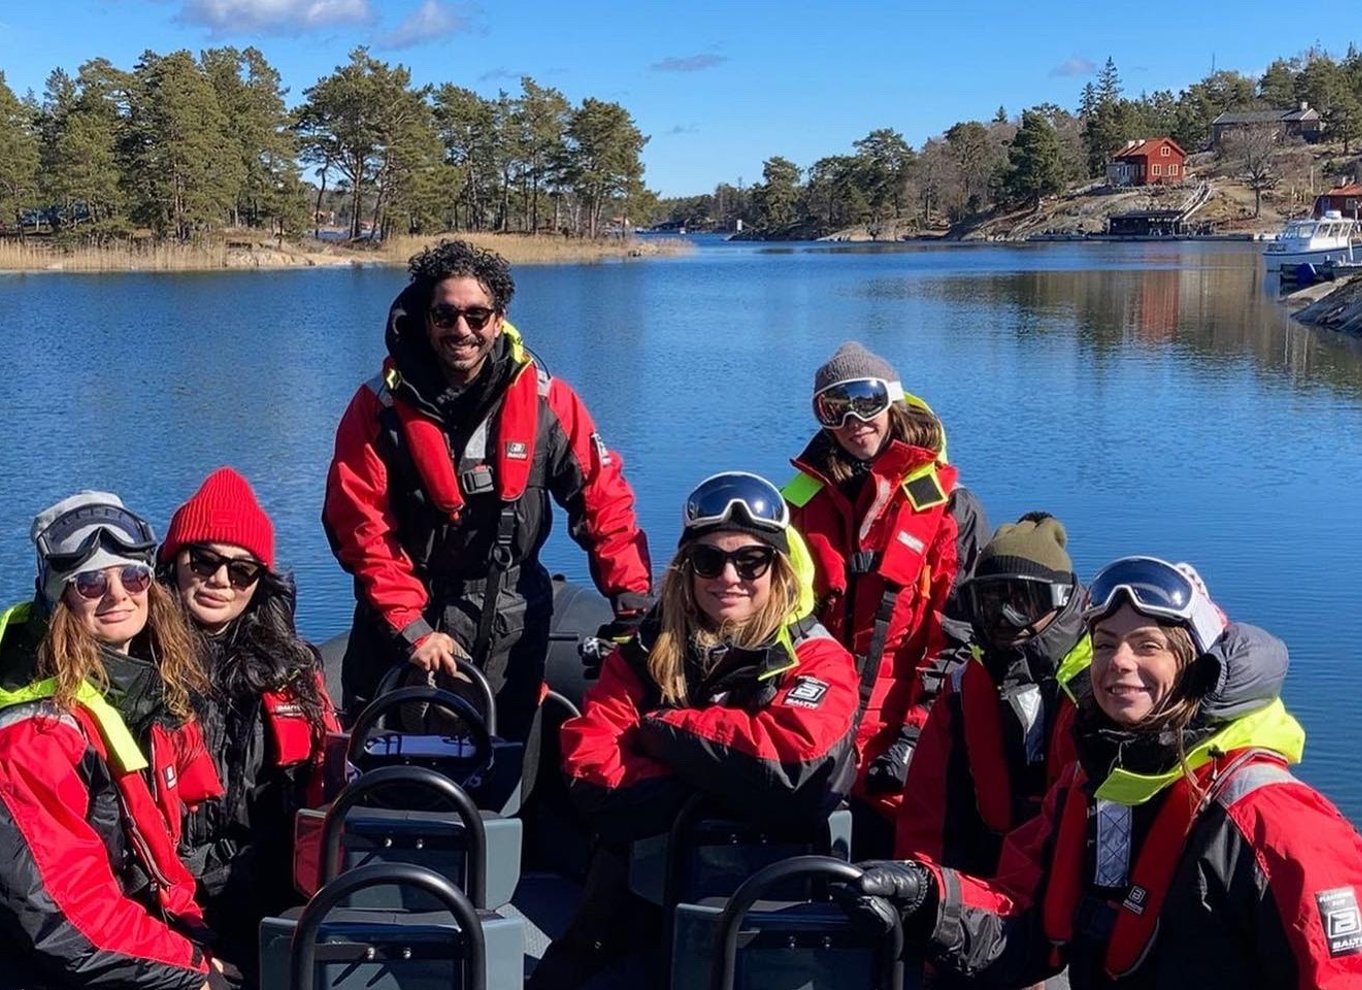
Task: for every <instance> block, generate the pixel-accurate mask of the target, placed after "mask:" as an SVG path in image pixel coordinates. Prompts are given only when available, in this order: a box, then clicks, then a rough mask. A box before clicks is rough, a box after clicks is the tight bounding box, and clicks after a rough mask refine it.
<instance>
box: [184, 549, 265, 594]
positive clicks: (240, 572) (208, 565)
mask: <svg viewBox="0 0 1362 990" xmlns="http://www.w3.org/2000/svg"><path fill="white" fill-rule="evenodd" d="M224 565H226V567H227V580H228V581H230V582H231V584H232V587H233V588H235V589H236V590H237V591H241V590H242V589H244V588H249V587H250V586H251V585H253V584H255V582H256V581H258V580H260V572H261V571H262V570H263V569H264V567H265V565H264V564H262V563H260V561H258V560H252V559H251V558H249V557H224V556H223V555H222V554H220V553H214V552H213V551H212V550H209V549H208V548H207V547H190V548H189V570H190V571H191V572H192V573H193V575H194V576H195V577H199V578H204V579H207V578H210V577H212V576H213V575H214V574H216V573H217V572H218V570H219V568H221V567H223V566H224Z"/></svg>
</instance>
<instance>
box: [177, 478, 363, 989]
mask: <svg viewBox="0 0 1362 990" xmlns="http://www.w3.org/2000/svg"><path fill="white" fill-rule="evenodd" d="M158 559H159V561H160V576H161V578H162V581H163V582H164V583H166V584H167V585H168V586H170V587H171V588H173V589H174V590H175V592H176V593H177V594H178V596H179V599H180V601H181V603H182V604H183V605H184V608H185V611H186V612H187V613H188V615H189V617H190V619H191V620H192V622H193V626H194V628H195V630H196V632H197V640H198V644H199V648H200V651H201V652H202V654H203V656H204V663H205V667H206V668H207V671H208V675H209V677H210V679H211V686H210V688H209V689H208V690H205V691H204V692H202V693H200V694H199V695H198V696H196V698H195V704H196V707H197V709H198V712H199V717H200V720H201V721H202V723H203V725H204V734H205V736H206V738H207V741H208V748H209V751H210V752H211V753H212V754H213V757H214V758H215V759H216V761H217V764H218V769H219V771H220V772H221V775H222V780H223V781H224V783H225V784H226V794H225V795H224V796H223V798H222V800H221V801H215V802H210V803H207V804H205V805H203V806H202V807H201V808H199V809H198V810H197V811H195V812H194V813H193V814H191V815H190V816H189V818H188V819H187V820H186V822H185V837H184V846H185V855H186V859H187V860H188V862H189V864H190V867H191V869H193V871H194V873H195V875H196V876H197V877H198V880H199V891H200V899H201V901H202V903H203V905H204V909H205V915H206V917H207V919H208V922H209V925H210V926H211V927H212V928H213V929H214V930H215V931H217V932H218V934H219V936H220V938H221V944H222V953H223V955H224V957H225V958H226V959H227V960H228V961H231V962H233V963H235V964H236V965H237V966H238V967H239V968H240V969H241V970H242V972H243V973H244V974H246V975H247V978H248V979H249V976H250V974H251V973H252V972H254V970H255V953H256V947H255V940H256V931H257V928H258V926H259V923H260V919H261V918H263V917H266V916H269V915H272V914H275V913H277V912H279V911H281V910H283V909H284V908H286V907H288V906H289V905H290V904H291V903H293V902H294V901H296V900H297V899H298V898H297V895H296V893H295V892H294V889H293V884H292V836H293V816H294V813H295V812H296V811H297V810H298V808H300V807H303V806H306V805H310V804H317V803H320V798H321V795H320V763H321V753H322V745H323V742H324V737H325V735H326V733H327V732H328V731H329V730H334V729H337V728H338V726H337V724H336V721H335V716H334V712H333V709H332V705H331V701H330V699H329V698H328V697H327V694H326V689H325V687H324V686H323V682H322V677H321V663H320V659H319V657H318V655H317V654H316V652H315V651H314V650H313V649H312V647H311V646H309V645H308V644H307V643H306V642H304V641H303V640H302V639H301V638H300V637H299V636H298V633H297V630H296V629H295V628H294V624H293V610H294V589H293V581H292V579H291V578H290V577H289V576H288V575H285V574H280V573H279V572H278V571H277V570H275V557H274V526H273V524H272V523H271V522H270V519H269V516H267V515H266V514H265V512H264V510H263V509H262V508H261V507H260V503H259V502H258V501H257V500H256V497H255V493H254V492H253V491H252V490H251V487H250V485H249V484H248V483H247V481H246V479H245V478H243V477H242V476H241V475H240V474H238V473H237V472H236V471H234V470H232V469H231V468H227V467H224V468H219V469H218V470H216V471H214V472H213V473H212V474H210V475H209V476H208V478H207V479H206V480H205V481H204V482H203V485H202V486H201V487H200V488H199V490H198V491H197V492H195V493H194V495H193V496H191V497H190V499H189V500H188V501H187V502H185V503H184V504H183V505H182V506H180V507H179V509H177V510H176V511H175V515H174V517H173V518H172V519H171V521H170V528H169V529H168V530H167V532H166V538H165V541H164V542H163V543H162V544H161V549H160V553H159V555H158Z"/></svg>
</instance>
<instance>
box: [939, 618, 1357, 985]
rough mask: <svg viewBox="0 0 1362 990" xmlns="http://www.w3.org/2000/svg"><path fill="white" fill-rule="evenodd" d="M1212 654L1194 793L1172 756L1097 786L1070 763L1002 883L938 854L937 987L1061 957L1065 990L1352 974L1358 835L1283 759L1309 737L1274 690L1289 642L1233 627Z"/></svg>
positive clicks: (1328, 978)
mask: <svg viewBox="0 0 1362 990" xmlns="http://www.w3.org/2000/svg"><path fill="white" fill-rule="evenodd" d="M1213 654H1214V655H1216V656H1218V657H1219V659H1220V662H1221V668H1220V670H1221V672H1220V675H1219V681H1218V684H1217V686H1216V688H1215V689H1213V691H1212V692H1211V694H1210V695H1208V699H1207V700H1206V701H1204V702H1203V707H1202V713H1203V715H1206V714H1210V715H1211V716H1212V720H1211V721H1210V723H1209V726H1208V728H1209V729H1210V730H1211V731H1212V734H1210V735H1209V736H1206V737H1204V738H1202V741H1201V742H1200V743H1198V744H1197V745H1195V746H1192V747H1191V748H1190V749H1189V750H1188V751H1187V763H1188V766H1189V767H1191V768H1192V770H1193V773H1194V776H1195V779H1196V784H1197V789H1199V790H1200V791H1201V794H1202V795H1203V797H1202V798H1201V799H1200V800H1198V798H1197V796H1196V794H1195V793H1194V791H1193V788H1192V787H1191V786H1190V785H1189V783H1188V782H1187V780H1186V779H1185V777H1184V775H1183V773H1182V770H1181V768H1180V767H1179V766H1178V765H1177V759H1176V754H1172V758H1171V759H1170V760H1169V763H1170V764H1171V768H1170V769H1168V770H1166V771H1152V770H1151V771H1149V772H1146V773H1134V772H1131V771H1129V770H1126V769H1124V768H1123V767H1121V766H1117V767H1116V768H1115V769H1112V770H1111V771H1110V772H1109V773H1108V774H1107V776H1106V777H1105V779H1102V780H1100V781H1097V782H1096V783H1094V782H1093V781H1091V780H1089V779H1088V776H1087V773H1086V771H1085V770H1084V769H1083V768H1082V767H1081V766H1080V764H1079V763H1074V764H1071V765H1070V767H1069V768H1068V770H1067V771H1066V772H1065V774H1064V775H1063V776H1062V778H1061V779H1060V781H1059V782H1058V783H1057V784H1056V785H1055V787H1054V788H1052V789H1051V791H1050V793H1049V794H1048V795H1047V796H1046V800H1045V805H1044V808H1043V810H1042V812H1041V815H1040V816H1039V817H1038V818H1036V819H1033V820H1032V821H1031V822H1029V823H1027V824H1026V825H1023V826H1021V827H1020V828H1019V829H1017V830H1016V831H1014V832H1013V833H1012V834H1010V835H1009V836H1008V838H1007V840H1006V842H1005V844H1004V848H1003V853H1002V858H1001V861H1000V865H999V870H998V877H997V879H996V880H993V881H985V880H981V879H978V878H975V877H971V876H968V875H966V874H963V873H959V872H957V871H955V870H951V869H945V868H941V867H936V866H932V869H933V871H934V872H935V874H936V879H937V888H938V890H939V892H940V902H939V906H938V909H937V911H936V913H935V918H934V919H928V920H932V921H934V926H933V930H932V932H931V936H930V941H929V943H928V958H929V959H930V960H932V962H933V963H934V965H935V966H936V967H938V970H939V971H940V973H939V975H940V979H941V981H942V983H943V984H945V985H950V983H949V981H950V979H951V977H953V976H954V977H964V978H966V979H968V980H969V981H971V982H969V983H968V985H969V986H971V987H1014V986H1024V985H1028V984H1030V983H1032V982H1035V981H1037V980H1040V979H1042V978H1044V977H1046V976H1049V975H1052V974H1053V973H1055V972H1058V970H1059V969H1060V968H1061V966H1063V965H1064V964H1066V963H1067V965H1068V972H1069V983H1070V985H1071V986H1073V987H1074V988H1075V990H1084V988H1090V987H1131V988H1135V987H1138V988H1145V987H1148V988H1156V987H1157V988H1163V987H1199V988H1204V990H1220V988H1225V990H1229V988H1236V990H1238V988H1263V990H1267V988H1273V990H1279V988H1283V987H1295V988H1299V990H1305V988H1312V987H1324V988H1341V987H1359V986H1362V924H1359V914H1358V911H1359V903H1358V898H1359V896H1362V838H1359V836H1358V834H1357V832H1356V831H1355V830H1354V829H1353V827H1352V826H1351V825H1350V824H1349V823H1348V822H1347V820H1346V819H1344V818H1343V816H1342V815H1341V814H1340V813H1339V812H1338V810H1337V809H1336V808H1335V807H1334V806H1333V805H1332V804H1330V803H1329V801H1327V800H1326V799H1325V798H1324V797H1323V796H1321V795H1320V794H1319V793H1318V792H1316V791H1315V790H1313V789H1312V788H1311V787H1309V786H1308V785H1306V784H1304V783H1302V782H1301V781H1299V780H1297V779H1296V778H1295V777H1293V776H1292V775H1291V774H1290V773H1289V772H1288V770H1287V769H1286V768H1287V765H1288V764H1289V763H1294V762H1296V761H1297V760H1299V758H1300V754H1301V750H1302V748H1303V745H1304V732H1303V731H1302V730H1301V728H1300V726H1299V725H1298V724H1297V723H1296V721H1295V719H1293V718H1292V717H1291V716H1290V715H1289V714H1287V712H1286V709H1285V708H1284V707H1283V706H1282V704H1281V701H1280V700H1277V699H1276V697H1275V694H1276V692H1277V691H1279V690H1280V684H1281V679H1282V676H1283V675H1284V674H1285V670H1286V648H1285V646H1283V645H1282V644H1281V643H1280V641H1278V640H1276V639H1274V638H1272V637H1271V636H1270V635H1268V634H1267V633H1265V632H1263V631H1262V630H1259V629H1255V628H1253V627H1251V626H1245V625H1231V626H1230V628H1229V630H1228V631H1227V633H1226V636H1225V638H1224V639H1222V641H1221V643H1220V644H1218V645H1217V646H1216V648H1215V649H1214V650H1213ZM1216 713H1223V714H1225V715H1226V716H1227V717H1226V718H1225V719H1224V720H1220V719H1216V718H1214V715H1215V714H1216ZM1090 738H1093V737H1091V736H1090V735H1089V734H1087V733H1084V732H1082V730H1081V729H1080V735H1079V754H1080V760H1081V761H1083V762H1090V761H1089V760H1087V759H1086V758H1085V756H1084V754H1085V746H1086V745H1089V743H1088V742H1087V741H1088V740H1089V739H1090ZM1126 745H1127V746H1130V745H1133V744H1126ZM1168 748H1169V749H1171V747H1168ZM929 865H931V864H929Z"/></svg>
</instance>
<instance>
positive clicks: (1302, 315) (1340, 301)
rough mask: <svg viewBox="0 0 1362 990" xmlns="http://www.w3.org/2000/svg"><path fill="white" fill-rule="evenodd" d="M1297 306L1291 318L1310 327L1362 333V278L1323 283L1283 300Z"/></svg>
mask: <svg viewBox="0 0 1362 990" xmlns="http://www.w3.org/2000/svg"><path fill="white" fill-rule="evenodd" d="M1283 301H1284V302H1285V303H1286V304H1287V305H1288V306H1292V307H1294V308H1295V312H1293V313H1292V314H1291V316H1292V318H1293V319H1294V320H1296V321H1297V322H1299V323H1303V324H1305V325H1306V326H1310V327H1319V328H1320V329H1322V330H1333V331H1335V332H1336V333H1345V334H1349V335H1350V336H1354V337H1357V336H1362V277H1360V276H1356V275H1354V276H1350V277H1348V278H1347V279H1343V280H1339V281H1337V282H1321V283H1319V284H1317V285H1312V286H1307V287H1306V288H1303V289H1299V290H1297V291H1296V292H1293V293H1291V294H1290V295H1289V296H1287V297H1285V299H1284V300H1283Z"/></svg>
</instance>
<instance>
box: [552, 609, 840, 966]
mask: <svg viewBox="0 0 1362 990" xmlns="http://www.w3.org/2000/svg"><path fill="white" fill-rule="evenodd" d="M790 632H791V633H792V635H793V639H792V642H793V646H794V652H793V656H791V654H790V651H789V649H788V647H787V646H786V645H784V644H782V643H780V642H775V643H772V644H770V645H769V646H768V647H766V648H763V649H756V650H738V649H730V650H727V651H725V652H723V653H722V655H721V656H720V655H719V654H716V657H718V658H717V659H714V660H710V659H708V658H704V657H701V656H699V655H698V654H697V652H696V651H695V650H694V649H692V650H691V651H690V653H689V655H688V656H687V658H686V665H685V679H686V685H687V696H688V697H689V698H691V699H693V701H692V703H691V704H689V705H685V706H682V707H676V706H673V705H668V704H665V703H664V702H663V700H662V695H661V691H660V690H659V688H658V686H657V684H656V682H655V681H654V680H653V679H652V677H651V676H650V675H649V673H648V649H649V646H650V645H651V643H652V642H653V640H654V638H655V637H656V633H657V624H656V621H655V620H654V619H651V618H650V619H649V620H647V621H645V622H644V624H643V625H642V627H641V628H640V629H639V632H638V634H637V636H636V637H635V638H634V639H632V640H630V641H629V642H628V643H626V644H625V645H623V646H622V647H620V648H619V649H617V650H615V651H614V652H613V653H611V654H610V656H609V657H607V658H606V661H605V664H604V666H603V667H602V668H601V676H600V680H599V681H598V682H597V683H596V684H594V685H593V686H592V687H591V688H590V689H589V690H588V691H587V694H586V698H585V700H584V702H583V706H582V714H581V715H580V716H578V717H577V718H573V719H571V720H569V721H568V722H566V723H565V724H564V725H563V730H562V746H563V768H564V770H565V772H566V773H567V776H568V784H569V788H570V790H571V793H572V796H573V798H574V799H575V800H576V801H577V802H578V804H579V806H580V807H581V808H582V810H583V811H584V812H585V813H586V815H587V817H588V818H589V820H590V821H591V824H592V826H593V828H594V829H595V831H596V834H597V836H598V838H599V840H600V841H599V843H598V845H597V848H596V851H595V855H594V857H593V860H592V864H591V869H590V872H589V874H588V877H587V881H586V890H585V891H584V893H583V895H582V899H581V907H580V908H579V909H578V912H577V915H576V916H575V917H574V918H573V921H572V923H571V924H570V925H569V927H568V930H567V932H566V933H565V934H564V935H563V937H562V938H560V939H558V940H557V941H555V942H554V944H553V946H552V947H551V948H550V949H549V952H548V953H547V954H546V955H545V956H544V959H543V961H542V962H541V963H540V965H539V967H538V968H537V969H536V970H535V975H534V979H533V981H532V983H531V986H532V987H533V988H534V990H557V988H562V987H575V986H578V985H580V983H581V982H582V981H583V980H584V979H585V978H586V977H588V976H589V975H590V974H591V973H593V972H595V971H596V970H598V969H600V968H601V967H602V966H605V965H607V964H609V963H610V962H611V961H612V960H614V959H616V958H618V957H620V956H625V955H629V954H633V953H638V952H639V951H640V950H643V949H646V948H648V947H650V946H654V945H656V943H657V942H658V934H659V933H658V925H659V923H660V919H659V918H658V913H657V910H656V908H655V907H654V906H653V905H651V904H650V903H648V902H646V901H644V900H642V899H641V898H639V897H637V896H636V895H634V894H632V893H631V892H630V890H629V887H628V882H627V865H626V854H625V849H626V847H627V843H628V841H629V840H631V839H634V838H641V837H644V836H647V835H656V834H659V833H663V832H666V831H667V830H668V829H669V828H670V827H671V825H672V822H673V820H674V819H675V817H676V815H677V812H679V811H680V810H681V807H682V805H684V804H685V803H686V801H687V800H688V799H690V798H691V797H692V796H693V795H695V794H704V795H708V796H709V797H711V798H712V799H713V800H714V801H715V802H716V803H717V804H718V805H720V806H721V807H723V808H724V809H726V810H727V811H728V812H729V813H731V814H733V815H735V816H737V817H740V818H743V819H745V820H748V821H755V822H759V823H771V824H779V825H786V826H789V825H796V824H798V823H800V822H808V823H810V824H812V823H814V822H816V821H817V820H818V819H819V818H821V817H824V816H826V815H827V814H828V813H829V812H830V811H831V810H832V809H833V808H834V807H835V806H836V805H837V803H838V802H839V801H840V800H841V798H842V796H843V795H844V794H845V793H846V791H847V788H848V787H849V786H850V785H851V779H852V776H853V774H854V760H855V754H854V750H853V745H852V735H853V724H854V718H855V714H856V672H855V670H854V668H853V667H852V663H851V657H850V656H848V654H847V651H846V649H845V648H843V647H842V646H841V645H840V644H838V643H837V641H836V640H834V639H833V638H832V637H830V636H829V635H828V634H827V632H825V631H824V630H823V629H822V627H821V626H818V625H817V624H816V623H814V622H812V621H811V620H807V619H806V620H804V621H803V622H801V623H796V624H795V625H793V626H791V627H790Z"/></svg>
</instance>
